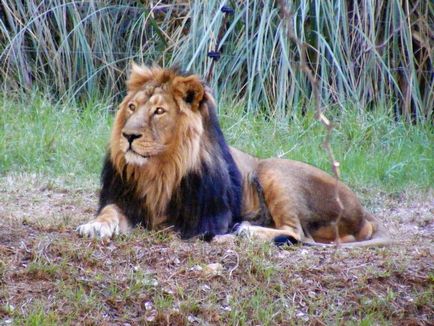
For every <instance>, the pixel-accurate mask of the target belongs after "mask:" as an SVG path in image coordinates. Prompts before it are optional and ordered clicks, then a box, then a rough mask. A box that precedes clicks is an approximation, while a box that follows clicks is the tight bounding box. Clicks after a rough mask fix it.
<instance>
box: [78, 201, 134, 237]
mask: <svg viewBox="0 0 434 326" xmlns="http://www.w3.org/2000/svg"><path fill="white" fill-rule="evenodd" d="M129 229H130V225H129V222H128V220H127V218H126V216H125V215H124V214H123V213H122V211H121V209H120V208H119V207H118V206H117V205H115V204H110V205H107V206H105V207H104V208H103V209H102V210H101V212H100V213H99V214H98V216H97V217H96V219H94V220H93V221H90V222H89V223H86V224H82V225H80V226H79V227H78V228H77V232H78V233H79V235H80V236H83V237H88V238H101V239H110V238H112V237H113V236H115V235H117V234H119V233H127V232H128V231H129Z"/></svg>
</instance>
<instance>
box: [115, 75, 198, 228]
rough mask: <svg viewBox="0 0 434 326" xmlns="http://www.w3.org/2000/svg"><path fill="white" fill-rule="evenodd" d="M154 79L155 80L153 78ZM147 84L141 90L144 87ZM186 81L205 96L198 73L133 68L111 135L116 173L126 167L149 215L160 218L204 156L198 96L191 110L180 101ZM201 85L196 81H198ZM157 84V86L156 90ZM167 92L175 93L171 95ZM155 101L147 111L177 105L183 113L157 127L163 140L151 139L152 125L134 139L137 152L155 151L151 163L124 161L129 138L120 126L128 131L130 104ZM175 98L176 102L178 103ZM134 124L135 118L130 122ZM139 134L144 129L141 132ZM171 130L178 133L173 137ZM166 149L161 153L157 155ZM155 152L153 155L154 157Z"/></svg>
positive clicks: (152, 152) (170, 114)
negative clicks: (125, 136) (143, 199)
mask: <svg viewBox="0 0 434 326" xmlns="http://www.w3.org/2000/svg"><path fill="white" fill-rule="evenodd" d="M151 79H152V81H151V83H150V82H149V81H150V80H151ZM162 83H163V84H165V86H164V87H162V89H161V90H160V89H158V88H159V85H160V84H162ZM145 84H146V87H145V88H144V89H143V85H145ZM186 84H188V85H189V86H190V88H191V87H193V88H195V89H197V90H198V91H197V92H196V93H195V94H196V97H198V98H202V97H203V89H202V87H201V84H200V80H199V78H198V77H197V76H192V77H188V78H184V77H180V76H177V75H176V74H175V73H174V72H173V71H172V70H165V69H162V68H159V67H153V68H147V67H139V66H133V69H132V74H131V76H130V79H129V81H128V84H127V85H128V94H127V96H126V97H125V99H124V100H123V101H122V103H121V105H120V109H119V111H118V112H117V114H116V118H115V122H114V126H113V129H112V136H111V141H110V147H111V151H110V152H111V159H112V161H113V162H114V164H115V167H116V168H117V170H118V171H123V170H124V168H126V177H127V178H128V179H133V180H134V183H135V184H136V185H137V188H136V189H135V190H136V191H137V193H138V195H139V196H140V197H143V198H146V199H145V200H146V206H147V207H148V209H149V210H150V213H151V215H152V216H153V217H154V218H156V219H160V222H161V218H162V215H163V214H164V210H165V208H166V206H167V204H168V202H169V200H170V198H171V195H172V191H173V189H175V188H176V186H177V185H178V184H179V182H180V181H181V178H182V176H184V175H185V174H186V173H187V171H188V170H194V169H195V168H197V166H196V165H197V164H198V163H199V162H200V159H199V158H200V157H206V156H207V153H206V152H205V151H202V152H201V148H200V142H201V137H202V134H203V125H202V120H201V114H200V113H199V112H198V110H197V107H198V105H199V103H198V100H197V99H194V100H193V105H192V110H190V109H187V108H185V104H184V102H183V101H182V98H183V96H185V94H186V92H187V91H188V90H187V89H186ZM196 84H197V85H196ZM156 88H157V89H156ZM165 93H170V94H171V95H172V94H173V95H174V96H173V97H172V96H167V94H165ZM149 100H151V101H152V103H151V105H149V108H147V111H149V114H152V112H151V111H152V110H153V109H155V107H162V108H169V107H175V106H176V105H179V106H180V108H181V111H182V114H178V111H175V110H172V111H170V112H169V110H168V113H169V116H168V119H167V121H165V123H164V124H161V125H158V123H159V122H160V121H157V122H156V124H157V126H156V128H155V129H158V130H159V131H158V132H159V135H158V137H159V138H160V139H163V141H162V142H160V143H156V142H155V141H152V138H153V137H152V136H153V135H152V132H153V131H152V128H149V129H147V130H148V133H149V134H146V133H145V134H144V136H143V137H142V138H140V139H139V140H138V141H136V142H134V144H135V146H136V147H137V151H138V152H140V153H139V154H151V158H150V159H149V162H147V164H145V165H144V166H141V165H132V164H129V165H127V164H126V160H125V147H126V146H127V142H126V140H125V138H123V137H122V130H124V129H125V124H126V120H127V119H126V118H127V117H128V115H129V114H130V112H129V110H128V104H131V103H132V104H134V105H135V106H136V107H137V108H139V107H141V106H144V105H147V103H148V101H149ZM175 102H176V103H175ZM130 123H131V121H130ZM142 123H143V121H139V122H138V123H137V126H133V129H132V130H131V129H130V130H131V131H132V132H134V127H136V129H137V130H139V129H140V127H141V124H142ZM138 132H140V131H138ZM172 133H175V134H176V137H173V135H172ZM160 152H162V155H158V156H157V155H155V154H158V153H160ZM154 155H155V156H154Z"/></svg>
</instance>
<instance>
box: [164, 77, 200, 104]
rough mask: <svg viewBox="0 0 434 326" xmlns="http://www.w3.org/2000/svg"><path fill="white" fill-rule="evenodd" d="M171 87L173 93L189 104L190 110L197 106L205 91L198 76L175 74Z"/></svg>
mask: <svg viewBox="0 0 434 326" xmlns="http://www.w3.org/2000/svg"><path fill="white" fill-rule="evenodd" d="M172 87H173V93H174V95H175V96H176V97H178V98H180V99H181V100H182V101H183V102H184V103H186V104H188V105H190V107H191V109H192V110H197V109H198V108H199V105H200V102H201V101H202V99H203V97H204V94H205V91H204V87H203V85H202V82H201V81H200V78H199V77H198V76H196V75H192V76H188V77H181V76H177V77H175V78H174V79H173V82H172Z"/></svg>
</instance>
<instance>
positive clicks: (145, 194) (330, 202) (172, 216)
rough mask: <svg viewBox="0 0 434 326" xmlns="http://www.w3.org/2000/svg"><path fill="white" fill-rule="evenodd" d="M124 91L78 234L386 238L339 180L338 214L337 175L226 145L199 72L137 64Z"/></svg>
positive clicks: (313, 240) (318, 240)
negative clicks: (93, 207) (168, 230)
mask: <svg viewBox="0 0 434 326" xmlns="http://www.w3.org/2000/svg"><path fill="white" fill-rule="evenodd" d="M127 90H128V92H127V95H126V97H125V98H124V99H123V101H122V102H121V104H120V105H119V109H118V111H117V113H116V117H115V120H114V124H113V128H112V133H111V139H110V142H109V149H108V153H107V155H106V157H105V160H104V165H103V169H102V173H101V184H102V188H101V192H100V196H99V208H98V211H97V216H96V218H95V219H94V220H93V221H91V222H89V223H86V224H83V225H80V226H79V227H78V228H77V231H78V233H79V234H80V235H81V236H85V237H92V238H93V237H95V238H112V237H113V236H116V235H118V234H125V233H128V232H130V230H131V229H132V228H133V227H135V226H138V225H141V226H143V227H145V228H147V229H149V230H156V229H161V228H165V227H173V228H174V229H175V231H176V232H178V233H179V234H180V236H181V238H182V239H189V238H193V237H202V238H204V239H205V240H211V239H213V238H214V237H219V236H223V235H226V234H231V233H232V234H235V235H243V236H251V237H253V238H257V239H262V240H266V241H274V242H275V243H276V244H282V243H288V244H292V243H302V244H313V245H316V244H318V245H327V244H328V245H331V244H332V243H333V242H334V241H336V240H338V241H339V242H341V243H344V244H349V245H362V244H363V245H379V244H382V243H386V242H387V239H386V238H385V236H384V232H383V231H382V229H381V227H380V225H379V223H378V222H377V220H376V219H375V218H374V217H373V216H372V215H371V214H369V213H368V212H367V211H366V210H365V209H364V208H363V207H362V205H361V203H360V201H359V200H358V199H357V196H356V195H355V194H354V193H353V192H352V191H351V190H350V189H349V188H348V187H347V186H345V185H344V184H343V183H341V182H339V183H338V184H337V187H338V191H339V195H340V199H341V201H342V203H343V206H344V209H343V211H342V212H341V214H340V216H339V212H340V210H339V206H338V205H337V202H336V200H335V189H336V188H335V187H336V181H335V179H334V178H333V177H332V176H330V175H329V174H327V173H326V172H324V171H322V170H320V169H318V168H316V167H313V166H311V165H308V164H306V163H302V162H298V161H291V160H285V159H259V158H256V157H254V156H251V155H249V154H247V153H244V152H242V151H240V150H238V149H236V148H233V147H230V146H229V145H228V144H227V143H226V141H225V138H224V136H223V132H222V130H221V128H220V125H219V122H218V118H217V112H216V102H215V100H214V98H213V96H212V93H211V90H210V89H209V88H208V87H207V86H206V85H205V83H204V82H203V81H202V80H201V78H200V77H199V76H197V75H195V74H189V73H184V72H182V71H180V70H179V69H177V68H169V69H164V68H161V67H158V66H152V67H148V66H139V65H136V64H133V65H132V68H131V73H130V76H129V79H128V80H127ZM337 222H339V223H338V225H337V226H336V223H337ZM336 230H338V232H337V233H338V234H336Z"/></svg>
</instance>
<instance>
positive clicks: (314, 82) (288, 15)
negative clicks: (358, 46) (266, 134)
mask: <svg viewBox="0 0 434 326" xmlns="http://www.w3.org/2000/svg"><path fill="white" fill-rule="evenodd" d="M279 10H280V16H281V17H282V18H283V20H284V22H285V23H286V24H287V36H288V39H290V40H291V41H292V42H294V43H295V44H296V45H297V48H298V51H299V53H300V66H299V68H300V70H301V71H302V72H303V73H304V74H305V75H306V77H307V78H308V80H309V82H310V84H311V86H312V93H313V97H314V100H315V110H316V114H315V117H316V119H317V120H318V121H320V122H321V123H322V124H323V125H324V126H325V128H326V129H327V134H326V136H325V138H324V142H323V147H324V149H325V150H326V152H327V154H328V156H329V159H330V162H331V166H332V171H333V175H334V177H335V180H336V186H335V200H336V203H337V204H338V207H339V214H338V217H337V219H336V222H335V243H336V246H339V244H340V237H339V223H340V221H341V218H342V213H343V211H344V206H343V204H342V201H341V199H340V196H339V187H338V184H339V179H340V169H339V167H340V164H339V162H338V161H336V159H335V156H334V154H333V150H332V148H331V146H330V138H331V135H332V132H333V124H332V123H331V122H330V120H329V119H328V118H327V117H326V116H325V115H324V113H323V112H322V109H321V94H320V91H319V84H318V79H317V78H316V76H315V75H314V73H313V72H312V69H311V68H310V67H309V65H308V64H307V59H306V52H307V47H308V45H307V44H306V43H304V42H302V41H301V40H300V39H299V38H297V36H296V35H295V33H294V25H293V23H292V20H293V19H292V18H293V16H294V15H293V14H292V12H291V11H290V10H288V8H287V7H286V4H285V1H284V0H279Z"/></svg>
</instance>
